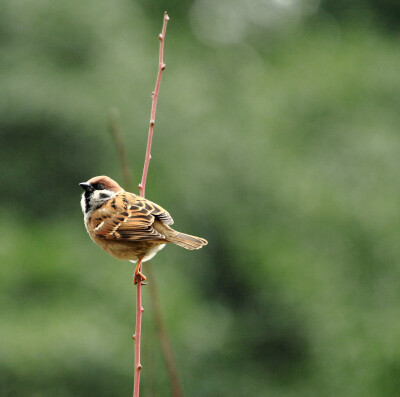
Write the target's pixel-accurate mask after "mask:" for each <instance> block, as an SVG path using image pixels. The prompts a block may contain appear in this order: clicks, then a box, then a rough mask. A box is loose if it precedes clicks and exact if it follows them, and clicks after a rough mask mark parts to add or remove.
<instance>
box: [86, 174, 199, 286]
mask: <svg viewBox="0 0 400 397" xmlns="http://www.w3.org/2000/svg"><path fill="white" fill-rule="evenodd" d="M79 185H80V186H81V187H82V189H83V190H84V191H85V192H84V193H83V194H82V199H81V207H82V212H83V215H84V221H85V226H86V230H87V231H88V233H89V236H90V237H91V239H92V240H93V241H94V242H95V243H96V244H97V245H99V246H100V247H101V248H102V249H103V250H105V251H106V252H108V253H109V254H110V255H112V256H113V257H115V258H117V259H122V260H129V261H131V262H133V263H137V265H136V269H135V274H134V282H135V284H136V283H137V282H138V281H140V282H142V281H143V280H146V277H145V276H144V275H143V274H142V273H141V272H140V265H141V263H142V262H146V261H148V260H150V259H151V258H153V257H154V255H156V254H157V252H158V251H160V250H161V249H162V248H164V247H165V244H166V243H174V244H177V245H179V246H181V247H183V248H186V249H189V250H194V249H199V248H201V247H202V246H203V245H206V244H207V240H205V239H203V238H200V237H195V236H190V235H188V234H184V233H180V232H177V231H176V230H174V229H172V228H171V227H170V226H169V225H172V224H173V223H174V221H173V219H172V218H171V215H170V214H169V213H168V212H167V211H166V210H165V209H164V208H162V207H161V206H159V205H158V204H155V203H153V202H151V201H149V200H147V199H145V198H143V197H141V196H138V195H136V194H134V193H129V192H126V191H125V190H124V189H122V187H121V186H119V185H118V183H117V182H115V181H113V180H112V179H111V178H109V177H108V176H104V175H103V176H96V177H94V178H92V179H89V180H88V181H87V182H82V183H80V184H79Z"/></svg>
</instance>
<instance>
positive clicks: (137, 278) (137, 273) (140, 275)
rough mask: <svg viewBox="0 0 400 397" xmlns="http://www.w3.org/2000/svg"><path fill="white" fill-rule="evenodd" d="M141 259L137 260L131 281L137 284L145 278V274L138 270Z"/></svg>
mask: <svg viewBox="0 0 400 397" xmlns="http://www.w3.org/2000/svg"><path fill="white" fill-rule="evenodd" d="M142 259H143V258H140V259H139V260H138V263H137V265H136V269H135V273H134V275H133V282H134V283H135V284H137V283H139V282H140V283H141V282H142V281H144V280H146V276H145V275H144V274H143V273H142V272H141V271H140V266H141V265H142Z"/></svg>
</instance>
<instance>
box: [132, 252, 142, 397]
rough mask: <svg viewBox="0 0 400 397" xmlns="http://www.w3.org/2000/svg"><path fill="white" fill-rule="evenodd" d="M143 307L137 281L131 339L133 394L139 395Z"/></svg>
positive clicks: (140, 289)
mask: <svg viewBox="0 0 400 397" xmlns="http://www.w3.org/2000/svg"><path fill="white" fill-rule="evenodd" d="M141 262H142V260H141V259H140V266H139V269H141V268H142V263H141ZM143 311H144V309H143V306H142V283H141V282H140V281H139V282H138V283H137V284H136V329H135V335H133V339H134V340H135V378H134V386H133V396H134V397H139V386H140V371H141V369H142V365H141V363H140V338H141V334H142V332H141V331H142V313H143Z"/></svg>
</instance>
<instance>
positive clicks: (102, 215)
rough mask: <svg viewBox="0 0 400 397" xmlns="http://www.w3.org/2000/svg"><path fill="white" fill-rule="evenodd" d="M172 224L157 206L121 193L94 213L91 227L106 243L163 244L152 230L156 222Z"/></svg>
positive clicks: (132, 195) (169, 217)
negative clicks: (149, 241) (157, 241)
mask: <svg viewBox="0 0 400 397" xmlns="http://www.w3.org/2000/svg"><path fill="white" fill-rule="evenodd" d="M156 218H157V219H158V220H160V221H161V222H164V223H165V224H167V225H171V224H173V222H174V221H173V219H172V218H171V215H170V214H169V213H168V212H167V211H166V210H164V208H162V207H161V206H159V205H158V204H155V203H153V202H151V201H149V200H146V199H144V198H143V197H140V196H137V195H136V194H133V193H127V192H122V193H119V194H117V195H116V196H115V197H114V198H112V199H111V200H110V201H109V202H107V203H106V204H104V205H103V206H102V207H101V208H99V209H98V211H97V216H96V218H92V220H91V222H92V226H93V229H94V233H95V234H96V236H97V237H99V238H102V239H109V240H124V241H143V240H164V239H165V236H164V235H163V234H161V233H159V232H157V231H156V230H155V229H154V228H153V223H154V220H155V219H156Z"/></svg>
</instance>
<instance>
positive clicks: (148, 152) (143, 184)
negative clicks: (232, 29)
mask: <svg viewBox="0 0 400 397" xmlns="http://www.w3.org/2000/svg"><path fill="white" fill-rule="evenodd" d="M168 21H169V16H168V14H167V11H165V13H164V23H163V27H162V31H161V33H160V34H159V35H158V38H159V40H160V56H159V60H158V74H157V80H156V87H155V88H154V91H153V92H152V97H153V101H152V104H151V115H150V124H149V135H148V138H147V149H146V158H145V160H144V167H143V174H142V181H141V182H140V183H139V185H138V188H139V191H140V195H141V196H142V197H144V196H145V189H146V180H147V172H148V170H149V164H150V159H151V142H152V140H153V131H154V124H155V121H156V109H157V100H158V93H159V92H160V84H161V76H162V72H163V70H164V69H165V66H166V65H165V63H164V41H165V32H166V31H167V23H168Z"/></svg>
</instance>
